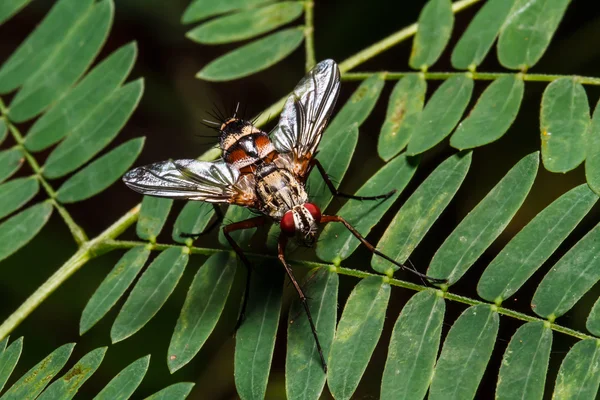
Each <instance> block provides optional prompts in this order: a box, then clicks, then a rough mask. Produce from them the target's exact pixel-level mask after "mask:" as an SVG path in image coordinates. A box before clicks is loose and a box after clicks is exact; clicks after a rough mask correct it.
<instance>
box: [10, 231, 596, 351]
mask: <svg viewBox="0 0 600 400" xmlns="http://www.w3.org/2000/svg"><path fill="white" fill-rule="evenodd" d="M138 246H147V247H148V248H150V249H151V250H154V251H163V250H167V249H170V248H172V247H181V245H172V244H160V243H154V244H151V245H149V244H148V243H147V242H142V241H135V240H127V241H126V240H108V241H105V242H104V243H102V244H100V248H104V250H105V251H111V250H115V249H131V248H133V247H138ZM189 250H190V253H191V254H200V255H205V256H210V255H212V254H215V253H223V252H231V250H228V249H211V248H205V247H193V246H192V247H189ZM245 254H246V255H247V256H248V257H250V258H262V259H265V258H267V259H271V260H276V259H277V257H275V256H273V255H268V254H263V253H251V252H246V253H245ZM288 261H289V262H290V264H292V265H293V266H301V267H304V268H315V267H319V268H329V269H333V270H335V272H336V273H337V274H338V275H346V276H352V277H355V278H359V279H364V278H368V277H371V276H379V277H382V278H383V279H387V278H385V277H383V276H382V275H378V274H374V273H371V272H366V271H360V270H356V269H352V268H345V267H339V266H338V267H336V266H334V265H333V264H328V263H320V262H313V261H304V260H293V259H292V260H288ZM388 282H389V284H390V285H392V286H397V287H401V288H405V289H410V290H414V291H417V292H421V291H423V290H436V289H433V288H431V287H428V286H424V285H417V284H415V283H411V282H407V281H403V280H401V279H394V278H391V279H388ZM438 290H439V289H438ZM439 293H440V295H442V297H444V298H445V299H447V300H450V301H454V302H457V303H462V304H466V305H468V306H475V305H480V304H487V305H489V306H490V307H493V308H494V310H495V311H496V312H497V313H498V314H500V315H505V316H509V317H512V318H515V319H518V320H521V321H525V322H536V321H537V322H544V323H548V321H547V320H545V319H543V318H539V317H532V316H530V315H527V314H523V313H520V312H517V311H514V310H511V309H509V308H505V307H498V306H497V305H495V304H493V303H488V302H485V301H481V300H475V299H471V298H469V297H464V296H459V295H457V294H453V293H450V292H442V291H441V290H439ZM550 327H551V328H552V330H554V331H556V332H560V333H564V334H566V335H569V336H573V337H576V338H578V339H595V338H594V337H593V336H590V335H586V334H585V333H582V332H579V331H576V330H573V329H569V328H566V327H564V326H561V325H557V324H554V323H552V324H550ZM0 340H2V337H1V336H0Z"/></svg>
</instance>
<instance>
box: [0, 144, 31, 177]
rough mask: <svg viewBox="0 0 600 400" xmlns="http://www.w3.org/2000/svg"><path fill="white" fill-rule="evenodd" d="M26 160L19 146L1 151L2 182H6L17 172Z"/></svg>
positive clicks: (0, 171) (0, 174) (0, 173)
mask: <svg viewBox="0 0 600 400" xmlns="http://www.w3.org/2000/svg"><path fill="white" fill-rule="evenodd" d="M24 161H25V157H24V156H23V152H22V151H21V149H19V148H18V147H13V148H12V149H8V150H4V151H0V182H4V181H5V180H6V179H8V178H10V177H11V176H12V175H13V174H14V173H15V172H17V171H18V170H19V168H21V165H23V162H24Z"/></svg>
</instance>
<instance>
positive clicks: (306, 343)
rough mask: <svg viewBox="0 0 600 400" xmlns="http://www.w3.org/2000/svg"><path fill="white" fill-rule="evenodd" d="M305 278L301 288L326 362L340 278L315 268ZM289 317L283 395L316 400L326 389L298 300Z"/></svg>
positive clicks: (321, 370) (333, 331)
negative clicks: (284, 389) (284, 393)
mask: <svg viewBox="0 0 600 400" xmlns="http://www.w3.org/2000/svg"><path fill="white" fill-rule="evenodd" d="M306 276H307V277H306V280H305V281H304V283H303V284H302V288H303V289H304V294H305V295H306V298H307V299H308V307H309V309H310V312H311V314H312V318H313V321H314V323H315V328H316V330H317V333H318V336H319V343H320V344H321V347H322V349H323V355H324V357H325V359H327V356H328V354H329V349H330V348H331V342H332V341H333V335H334V333H335V323H336V320H337V299H338V286H339V276H338V274H337V273H335V272H334V271H331V270H329V269H327V268H315V269H313V270H311V271H310V272H309V273H308V274H307V275H306ZM288 315H289V319H288V328H287V329H288V331H287V352H286V360H285V387H286V394H287V396H288V398H290V399H302V400H311V399H313V400H317V399H319V397H320V396H321V393H322V391H323V387H324V386H325V380H326V375H325V372H323V365H321V358H320V357H319V352H318V351H317V345H316V343H315V340H314V338H313V335H312V330H311V328H310V324H309V322H308V318H307V317H306V315H305V312H304V308H303V307H302V305H301V304H300V301H299V300H298V299H296V300H294V302H293V303H292V306H291V308H290V311H289V314H288Z"/></svg>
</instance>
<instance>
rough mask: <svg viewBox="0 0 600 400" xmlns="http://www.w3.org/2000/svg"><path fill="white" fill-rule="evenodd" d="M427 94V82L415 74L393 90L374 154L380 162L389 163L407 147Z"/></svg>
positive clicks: (407, 77)
mask: <svg viewBox="0 0 600 400" xmlns="http://www.w3.org/2000/svg"><path fill="white" fill-rule="evenodd" d="M426 92H427V81H426V80H425V79H424V78H423V76H422V75H417V74H414V75H407V76H405V77H404V78H402V79H400V80H399V81H398V83H396V85H395V86H394V90H393V91H392V94H391V95H390V99H389V101H388V108H387V113H386V116H385V121H384V123H383V125H382V126H381V133H380V134H379V141H378V142H377V153H378V154H379V157H381V159H382V160H384V161H389V160H391V159H392V157H394V156H395V155H396V154H398V153H400V152H401V151H402V150H403V149H404V147H406V145H407V144H408V141H409V140H410V137H411V135H412V131H413V129H414V128H415V123H416V122H417V121H418V116H419V113H420V112H421V111H422V110H423V104H424V103H425V93H426Z"/></svg>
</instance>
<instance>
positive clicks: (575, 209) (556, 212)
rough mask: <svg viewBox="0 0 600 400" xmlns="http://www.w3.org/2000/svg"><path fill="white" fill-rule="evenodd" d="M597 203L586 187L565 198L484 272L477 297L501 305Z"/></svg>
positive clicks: (512, 243) (543, 214) (547, 208)
mask: <svg viewBox="0 0 600 400" xmlns="http://www.w3.org/2000/svg"><path fill="white" fill-rule="evenodd" d="M596 201H598V196H597V195H596V194H594V193H593V192H592V191H591V190H590V189H589V188H588V187H587V185H585V184H583V185H580V186H577V187H576V188H574V189H572V190H570V191H569V192H567V193H565V194H563V195H562V196H561V197H559V198H558V199H557V200H555V201H554V202H553V203H552V204H550V205H549V206H548V207H546V208H545V209H544V210H543V211H542V212H540V213H539V214H538V215H536V216H535V218H534V219H533V220H531V222H530V223H529V224H527V226H526V227H525V228H523V230H521V231H520V232H519V233H517V234H516V235H515V236H514V237H513V238H512V240H511V241H510V242H509V243H508V244H507V245H506V247H504V249H503V250H502V251H501V252H500V253H499V254H498V255H497V256H496V258H494V260H493V261H492V262H491V263H490V264H489V266H488V267H487V268H486V269H485V271H484V272H483V275H482V276H481V279H480V280H479V284H478V285H477V293H478V294H479V296H481V297H482V298H484V299H486V300H488V301H493V302H495V303H496V304H498V305H499V304H500V303H501V302H502V301H504V300H506V299H508V298H509V297H511V296H512V295H513V294H515V293H516V291H517V290H519V288H521V286H522V285H523V284H524V283H525V282H526V281H527V279H529V278H530V277H531V276H532V275H533V274H534V272H535V271H537V270H538V268H539V267H541V266H542V264H543V263H544V262H546V260H547V259H548V258H549V257H550V256H551V255H552V253H554V251H555V250H556V249H557V248H558V246H559V245H560V244H561V243H563V242H564V240H565V239H566V238H567V236H568V235H569V234H570V233H571V232H572V231H573V229H575V227H576V226H577V224H579V222H580V221H581V220H582V219H583V217H585V215H586V214H587V213H588V212H589V211H590V209H591V208H592V206H593V205H594V204H596Z"/></svg>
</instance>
